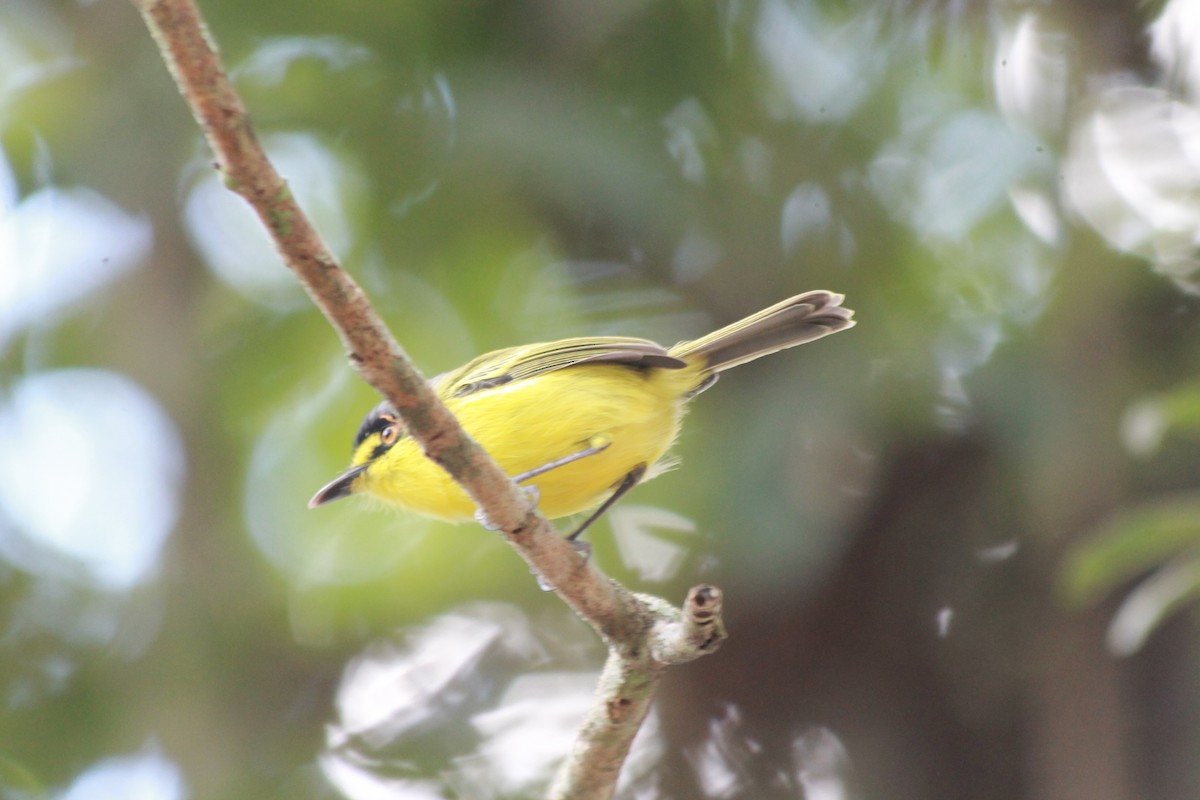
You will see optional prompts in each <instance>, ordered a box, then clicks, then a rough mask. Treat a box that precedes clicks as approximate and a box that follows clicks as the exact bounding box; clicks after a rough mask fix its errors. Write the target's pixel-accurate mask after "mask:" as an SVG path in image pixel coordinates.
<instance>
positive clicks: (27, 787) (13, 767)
mask: <svg viewBox="0 0 1200 800" xmlns="http://www.w3.org/2000/svg"><path fill="white" fill-rule="evenodd" d="M49 796H50V795H49V794H48V793H47V792H46V787H45V786H44V785H43V784H42V782H41V781H40V780H38V777H37V776H36V775H35V774H34V773H33V772H32V771H30V770H29V768H28V767H26V766H25V765H24V764H22V763H20V762H18V761H15V760H13V759H11V758H9V757H8V756H3V755H0V797H4V798H5V800H43V798H47V797H49Z"/></svg>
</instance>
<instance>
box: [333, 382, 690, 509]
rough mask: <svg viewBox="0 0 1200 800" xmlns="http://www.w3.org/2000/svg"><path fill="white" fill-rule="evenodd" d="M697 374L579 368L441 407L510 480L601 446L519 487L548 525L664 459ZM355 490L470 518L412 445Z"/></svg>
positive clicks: (466, 503) (459, 496) (457, 492)
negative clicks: (600, 443)
mask: <svg viewBox="0 0 1200 800" xmlns="http://www.w3.org/2000/svg"><path fill="white" fill-rule="evenodd" d="M698 372H699V371H698V370H696V369H692V368H688V369H681V370H666V369H633V368H630V367H627V366H622V365H611V364H585V365H580V366H576V367H571V368H568V369H561V370H556V371H553V372H548V373H545V374H543V375H539V376H537V377H534V378H530V379H527V380H521V381H516V382H513V383H511V384H508V385H505V386H499V387H496V388H491V389H486V390H484V391H479V392H476V393H473V394H468V395H466V396H464V397H460V398H450V399H448V400H447V402H446V404H447V406H448V407H449V409H450V410H451V411H452V412H454V414H455V416H457V417H458V419H459V421H460V422H461V423H462V426H463V427H464V428H465V429H466V431H467V432H468V433H469V434H471V436H472V437H474V438H475V439H476V440H477V441H478V442H479V443H480V444H481V445H483V447H484V448H485V449H486V450H487V451H488V452H489V453H491V454H492V455H493V456H495V457H496V459H497V460H498V461H499V462H500V466H501V467H503V468H504V470H505V471H506V472H508V474H510V475H517V474H520V473H522V472H528V471H530V470H533V469H536V468H537V467H540V466H543V465H545V464H548V463H550V462H552V461H555V460H557V459H561V458H563V457H565V456H569V455H571V454H572V453H577V452H579V451H581V450H584V449H585V448H587V447H589V445H590V444H592V443H594V442H595V441H596V440H597V439H598V438H600V439H603V440H605V441H607V442H609V444H608V446H607V447H606V448H605V449H604V450H603V451H601V452H599V453H596V454H594V455H590V456H587V457H586V458H582V459H580V460H578V461H575V462H573V463H570V464H567V465H565V466H561V467H557V468H555V469H552V470H550V471H549V472H547V473H545V474H543V475H540V476H538V477H537V478H534V479H532V480H531V481H529V482H528V485H532V486H536V487H537V489H538V492H539V501H538V508H539V510H540V511H541V512H542V513H543V514H545V515H546V516H547V517H550V518H556V517H563V516H567V515H570V514H575V513H577V512H580V511H583V510H586V509H588V508H590V507H592V506H595V505H596V504H598V503H599V502H601V501H602V500H604V499H605V497H607V496H608V494H609V493H611V492H612V490H613V488H614V487H615V486H616V484H618V483H619V482H620V481H621V480H622V479H623V478H624V477H625V476H626V475H628V474H629V473H630V472H631V471H632V470H634V469H635V468H636V467H638V466H639V465H643V464H644V465H646V466H651V465H653V464H654V463H655V462H657V461H658V460H659V459H661V458H662V457H663V455H664V454H665V453H666V451H667V450H668V448H670V446H671V444H672V442H674V440H675V437H676V435H677V434H678V432H679V424H680V420H681V418H682V416H683V405H684V401H683V398H684V396H685V395H686V392H687V391H689V390H690V389H691V388H694V387H695V385H696V384H697V382H698V377H697V375H698ZM357 487H358V489H359V490H361V491H366V492H368V493H370V494H373V495H375V496H377V497H380V498H382V499H384V500H388V501H390V502H392V503H395V504H397V505H400V506H403V507H405V508H409V509H411V510H413V511H417V512H419V513H421V514H425V515H428V516H433V517H438V518H440V519H447V520H453V521H461V520H467V519H470V518H471V517H472V515H473V513H474V511H475V504H474V503H473V502H472V501H471V499H470V498H469V497H468V496H467V495H466V493H465V492H463V491H462V489H460V488H459V487H458V486H457V485H456V484H455V483H454V482H453V481H452V480H451V479H450V477H449V476H448V475H447V474H446V473H445V472H444V471H443V470H442V469H441V468H440V467H438V466H437V465H436V464H434V463H433V462H431V461H429V460H428V459H427V458H425V456H424V455H423V454H422V453H421V450H420V447H419V446H418V445H417V444H416V443H415V442H414V441H413V440H412V439H403V440H401V441H399V442H397V443H396V445H395V446H394V447H392V448H391V450H389V451H388V452H386V453H384V454H383V455H382V456H381V457H380V458H379V459H378V460H377V461H376V462H375V463H372V464H371V465H370V467H369V469H368V470H367V471H366V472H365V473H364V474H363V476H362V478H361V482H360V483H359V484H358V485H357Z"/></svg>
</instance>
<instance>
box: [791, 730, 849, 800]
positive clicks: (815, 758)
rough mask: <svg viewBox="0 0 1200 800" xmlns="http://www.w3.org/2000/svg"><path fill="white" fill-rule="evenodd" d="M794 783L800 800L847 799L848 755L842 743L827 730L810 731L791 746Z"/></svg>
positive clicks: (797, 738) (800, 736)
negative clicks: (795, 781)
mask: <svg viewBox="0 0 1200 800" xmlns="http://www.w3.org/2000/svg"><path fill="white" fill-rule="evenodd" d="M792 758H793V759H794V760H795V764H796V780H797V781H798V782H799V784H800V786H801V788H803V790H804V800H848V798H849V797H850V791H849V787H848V786H847V773H848V772H849V769H850V756H849V755H848V754H847V752H846V746H845V745H843V744H842V740H841V739H839V738H838V737H837V735H836V734H835V733H834V732H833V731H831V730H829V729H828V728H820V727H818V728H811V729H809V730H807V731H805V732H804V733H802V734H800V735H799V736H798V737H796V740H795V741H794V742H793V743H792Z"/></svg>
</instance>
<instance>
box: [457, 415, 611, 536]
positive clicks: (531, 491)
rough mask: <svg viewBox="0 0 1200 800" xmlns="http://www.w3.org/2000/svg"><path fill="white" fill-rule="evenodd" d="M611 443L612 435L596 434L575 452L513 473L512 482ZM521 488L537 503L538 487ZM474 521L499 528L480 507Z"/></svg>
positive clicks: (598, 449) (560, 465) (519, 480)
mask: <svg viewBox="0 0 1200 800" xmlns="http://www.w3.org/2000/svg"><path fill="white" fill-rule="evenodd" d="M611 444H612V437H610V436H606V435H604V434H599V435H597V436H593V437H592V438H591V439H589V440H588V446H587V447H585V448H584V449H582V450H580V451H578V452H576V453H570V454H569V455H565V456H563V457H562V458H556V459H554V460H553V461H548V462H546V463H545V464H542V465H541V466H540V467H534V468H533V469H531V470H529V471H527V472H522V473H520V474H518V475H514V476H513V482H514V483H525V482H526V481H531V480H533V479H534V478H536V477H538V476H539V475H545V474H546V473H547V472H549V471H550V470H552V469H558V468H559V467H565V466H566V465H567V464H572V463H574V462H576V461H578V460H579V459H581V458H587V457H588V456H594V455H596V454H597V453H602V452H604V451H605V450H607V449H608V446H609V445H611ZM521 490H522V491H523V492H524V493H525V496H526V497H528V498H529V503H530V505H533V506H536V505H537V504H538V498H539V497H540V493H539V492H538V488H537V487H536V486H522V487H521ZM475 521H476V522H478V523H479V524H480V525H482V526H483V527H485V528H487V529H488V530H489V531H495V530H499V529H500V526H499V525H497V524H496V523H494V522H492V520H491V519H489V518H488V515H487V514H485V513H484V512H483V509H482V508H477V509H475ZM591 522H592V520H588V524H591ZM584 527H586V526H584ZM578 533H579V531H576V532H575V534H573V535H577V534H578Z"/></svg>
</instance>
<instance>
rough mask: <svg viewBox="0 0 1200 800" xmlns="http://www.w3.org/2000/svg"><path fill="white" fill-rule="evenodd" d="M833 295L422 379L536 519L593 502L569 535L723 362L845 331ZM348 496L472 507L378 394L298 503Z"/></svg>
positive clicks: (662, 443)
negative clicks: (349, 445) (698, 326)
mask: <svg viewBox="0 0 1200 800" xmlns="http://www.w3.org/2000/svg"><path fill="white" fill-rule="evenodd" d="M842 300H843V297H842V295H840V294H834V293H833V292H826V291H813V292H806V293H804V294H801V295H797V296H795V297H792V298H790V299H788V300H784V301H783V302H782V303H778V304H776V305H773V306H771V307H770V308H767V309H764V310H762V311H760V312H758V313H757V314H754V315H752V316H749V317H747V318H745V319H743V320H741V321H740V322H735V323H733V324H732V325H729V326H727V327H724V328H721V329H720V330H718V331H716V332H715V333H710V334H709V335H708V336H705V337H703V338H701V339H696V340H694V341H689V342H680V343H679V344H677V345H675V346H674V347H670V348H667V347H663V346H662V345H659V344H655V343H654V342H651V341H648V340H646V339H635V338H631V337H625V336H603V337H593V338H586V337H585V338H577V339H563V340H561V341H557V342H545V343H541V344H531V345H525V346H524V347H511V348H508V349H505V350H497V351H495V352H493V353H487V354H485V355H482V356H479V357H478V358H476V359H474V360H473V361H471V362H469V363H467V364H466V365H464V366H462V367H460V368H459V369H457V370H454V371H453V372H448V373H446V374H444V375H440V376H438V377H436V378H434V379H433V380H432V381H430V383H431V384H432V385H433V386H434V388H435V389H436V390H437V393H438V395H439V396H440V397H441V399H442V400H443V401H444V402H445V403H446V405H447V406H448V407H449V409H450V410H451V411H452V412H454V415H455V416H456V417H458V420H459V422H461V423H462V426H463V428H465V429H466V431H467V433H469V434H470V435H471V436H472V437H474V439H475V440H476V441H478V442H479V443H480V444H481V445H483V447H484V448H485V449H486V450H487V451H488V452H489V453H491V454H492V456H493V457H494V458H495V459H496V461H498V462H499V464H500V466H501V467H503V468H504V470H505V471H506V472H508V474H509V475H512V476H513V478H514V480H515V481H516V482H517V483H521V484H526V485H529V486H532V487H534V489H535V492H534V493H535V496H536V497H537V500H538V507H539V509H540V510H541V512H542V513H543V514H545V515H546V516H547V517H549V518H551V519H555V518H558V517H565V516H569V515H571V514H576V513H579V512H581V511H586V510H588V509H593V508H595V509H596V511H595V512H594V513H593V514H592V515H591V516H590V517H588V518H587V520H585V521H584V522H583V524H582V525H580V526H579V528H578V529H577V530H576V531H575V532H574V533H573V534H571V537H570V538H571V539H575V538H576V537H578V536H579V534H581V533H582V532H583V531H584V530H585V529H586V528H587V527H588V526H589V525H590V524H591V523H592V522H594V521H595V520H596V519H597V518H598V517H599V516H600V515H601V514H603V513H604V511H605V510H607V509H608V508H609V507H610V506H611V505H612V504H613V503H615V502H616V501H617V500H618V499H619V498H620V497H621V496H622V495H624V494H625V493H626V492H628V491H629V490H630V489H632V488H633V487H634V486H636V485H637V483H638V482H639V481H641V480H642V479H643V478H644V477H646V475H647V474H648V473H649V472H650V470H651V469H652V468H653V467H654V465H655V464H658V463H659V462H660V461H661V460H662V458H663V456H665V455H666V453H667V451H668V450H669V449H670V447H671V445H672V443H674V441H675V437H676V436H677V435H678V433H679V426H680V422H681V420H682V418H683V413H684V408H685V406H686V405H687V402H688V401H689V400H691V399H692V398H693V397H695V396H696V395H697V394H699V393H700V392H702V391H704V390H705V389H707V388H708V387H710V386H712V385H713V383H715V382H716V380H717V377H718V375H719V374H720V373H721V372H724V371H725V370H727V369H729V368H730V367H736V366H737V365H738V364H744V363H746V362H747V361H753V360H754V359H756V358H759V357H760V356H765V355H767V354H769V353H775V352H778V351H779V350H784V349H786V348H788V347H794V346H795V345H798V344H804V343H805V342H811V341H812V340H814V339H819V338H820V337H822V336H826V335H828V334H830V333H836V332H837V331H841V330H845V329H846V328H849V327H852V326H853V325H854V319H853V315H854V312H853V311H851V310H850V309H848V308H843V307H842V305H841V303H842ZM351 494H367V495H373V496H375V497H377V498H380V499H383V500H385V501H388V502H390V503H393V504H395V505H397V506H400V507H402V508H406V509H409V510H411V511H415V512H417V513H418V514H423V515H425V516H428V517H434V518H436V519H443V520H449V521H454V522H460V521H465V520H469V519H471V518H472V516H473V515H474V513H475V504H474V503H473V502H472V500H471V498H470V497H468V496H467V494H466V492H464V491H463V490H462V489H461V488H459V486H458V485H457V484H456V483H454V481H453V480H451V479H450V476H449V475H448V474H446V472H445V471H443V470H442V468H441V467H439V466H438V465H437V464H435V463H434V462H432V461H430V460H429V459H428V458H426V457H425V455H424V453H423V452H422V450H421V445H420V444H419V443H418V442H416V441H415V440H414V439H413V438H412V437H410V436H408V435H407V433H406V431H405V429H404V423H403V422H402V421H401V419H400V417H399V415H398V414H397V413H396V411H395V409H394V408H392V407H391V406H390V405H389V404H387V403H381V404H380V405H378V406H376V407H375V408H374V409H373V410H372V411H371V412H370V413H369V414H367V416H366V419H364V420H363V423H362V426H361V427H360V428H359V430H358V436H357V437H356V438H355V441H354V454H353V457H352V459H351V466H350V468H349V469H348V470H347V471H346V472H345V473H344V474H343V475H341V476H340V477H338V478H337V479H335V480H333V481H332V482H330V483H329V484H328V485H327V486H325V487H324V488H323V489H321V491H319V492H317V493H316V495H315V496H314V497H313V498H312V500H310V501H309V507H310V508H315V507H317V506H320V505H324V504H326V503H329V502H331V501H333V500H337V499H339V498H341V497H346V496H347V495H351Z"/></svg>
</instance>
